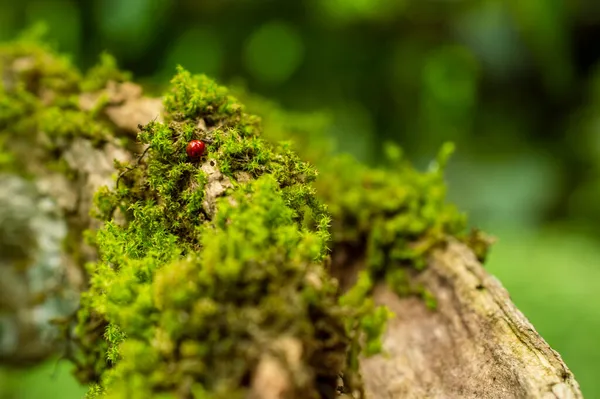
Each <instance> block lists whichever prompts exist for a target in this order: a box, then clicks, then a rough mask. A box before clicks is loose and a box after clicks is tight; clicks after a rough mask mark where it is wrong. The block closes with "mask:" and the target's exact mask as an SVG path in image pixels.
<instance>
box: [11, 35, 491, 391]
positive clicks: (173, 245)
mask: <svg viewBox="0 0 600 399" xmlns="http://www.w3.org/2000/svg"><path fill="white" fill-rule="evenodd" d="M15 63H16V64H18V65H17V66H18V67H17V68H15ZM0 65H4V67H5V68H8V69H7V71H8V73H9V74H11V76H10V79H9V80H7V81H10V82H13V83H11V86H10V87H0V140H6V138H9V137H10V138H11V140H8V141H10V142H12V141H14V140H15V138H17V139H18V138H23V139H24V140H25V141H26V142H27V140H29V142H31V140H32V137H34V136H33V135H34V134H35V133H37V132H38V131H43V132H44V133H45V136H46V138H45V141H44V142H43V143H40V144H44V145H46V148H47V151H46V152H45V156H46V157H47V159H45V160H44V161H45V162H46V165H49V166H52V167H53V168H54V170H58V171H61V172H64V173H66V174H69V171H68V170H64V169H65V166H66V165H64V163H61V161H60V155H61V152H62V150H63V149H65V148H66V147H67V146H68V145H69V143H70V142H71V141H72V140H73V139H75V138H77V137H82V138H86V139H90V140H92V141H93V142H95V143H96V144H98V145H100V144H102V142H103V141H104V140H106V139H111V140H112V139H115V137H113V134H114V132H113V130H112V127H111V126H110V125H108V124H106V122H104V121H103V120H102V118H101V115H100V114H101V110H102V107H103V104H105V103H106V102H105V101H102V100H100V101H98V103H97V104H98V105H97V106H96V107H94V108H93V109H91V110H83V109H81V107H80V104H79V101H78V98H79V95H80V94H82V90H86V91H88V90H91V91H97V90H101V89H102V88H104V87H106V86H107V84H108V82H109V81H117V82H122V81H126V80H127V79H128V78H129V76H128V75H127V74H122V73H120V72H119V71H118V69H117V68H116V65H115V63H114V59H112V58H110V57H109V56H106V55H105V56H103V57H102V58H101V63H100V65H99V66H98V67H96V68H93V69H92V70H91V71H90V72H89V73H88V74H87V75H86V77H85V78H82V77H81V75H80V74H79V72H77V71H76V69H75V68H73V67H72V65H71V64H70V62H69V61H68V60H67V59H65V58H64V57H60V56H57V55H56V54H54V53H53V52H52V51H49V50H48V48H47V47H45V46H42V45H39V44H38V43H37V42H36V41H35V40H33V39H31V37H29V36H26V37H24V38H23V39H21V40H20V41H18V42H17V43H13V44H11V45H10V46H4V47H2V48H0ZM7 66H10V67H7ZM96 94H98V93H96ZM100 99H102V95H101V96H100ZM250 104H251V107H250V108H252V107H257V108H261V109H262V111H261V113H264V115H265V116H266V117H265V121H264V123H265V125H264V127H263V125H262V124H261V119H260V118H259V117H257V116H255V115H253V114H252V113H250V112H248V110H247V108H246V107H244V106H243V105H242V104H241V103H240V102H239V101H238V100H237V99H236V98H235V97H234V96H232V95H231V94H230V93H229V91H228V90H227V89H225V88H224V87H222V86H219V85H218V84H216V83H215V82H214V81H212V80H210V79H209V78H207V77H205V76H194V75H191V74H190V73H188V72H187V71H185V70H183V69H181V68H179V69H178V71H177V75H176V76H175V78H174V79H173V81H172V84H171V88H170V91H169V92H168V93H167V94H166V96H165V97H164V108H165V114H164V122H163V123H159V122H151V123H149V124H147V125H145V126H143V127H142V128H141V131H140V134H139V141H140V142H141V143H142V144H143V145H145V146H147V148H148V150H147V151H146V152H144V154H143V155H142V156H141V157H140V159H139V160H138V161H136V162H135V163H133V164H131V165H127V164H120V163H115V166H116V168H117V169H118V170H120V173H121V174H120V177H119V179H118V181H117V186H116V188H113V189H109V188H106V187H105V188H102V189H100V190H99V191H98V192H97V193H96V195H95V197H94V202H95V205H96V208H95V209H94V211H93V212H94V216H95V217H97V218H99V219H101V220H103V221H104V222H105V223H104V225H103V227H102V228H101V229H100V230H99V231H97V232H88V233H87V235H88V238H89V242H90V243H91V244H93V245H94V246H96V247H97V249H98V252H99V260H98V261H97V262H95V263H91V264H88V265H87V270H88V273H89V275H90V282H89V283H90V288H89V290H87V291H86V292H84V293H83V294H82V297H81V308H80V310H79V312H78V315H77V317H78V325H77V344H78V345H77V346H78V349H79V351H78V354H77V357H76V358H75V359H74V360H75V362H76V364H77V376H78V377H79V378H80V379H81V380H82V381H87V382H90V383H91V388H90V391H89V394H88V396H89V397H111V398H120V397H128V398H129V397H132V398H136V397H140V398H147V397H155V398H159V397H172V396H173V395H175V394H176V393H177V395H186V394H187V395H195V397H199V398H235V397H245V395H246V393H247V390H248V388H249V385H250V382H251V379H252V373H253V371H254V370H255V369H256V366H257V364H258V362H259V361H260V359H261V355H262V354H265V353H270V352H277V349H276V346H277V345H275V343H276V342H278V340H279V339H281V338H285V337H291V338H293V339H294V340H297V341H298V342H300V343H301V346H302V349H303V352H302V357H301V359H300V364H299V365H296V366H295V367H294V372H293V373H292V383H293V385H294V389H295V391H296V392H297V393H298V395H299V397H306V398H311V397H320V396H323V397H331V396H333V395H334V393H335V389H336V386H337V379H338V376H339V375H342V376H343V379H344V381H345V385H347V386H346V388H347V389H348V390H352V389H354V388H357V389H358V390H359V391H360V385H361V383H360V376H359V374H358V358H359V356H360V355H361V354H367V355H369V354H373V353H377V352H378V351H380V350H381V341H380V337H381V332H382V330H383V328H384V326H385V322H386V320H388V319H389V317H390V313H389V312H388V311H387V310H386V309H384V308H378V307H376V306H375V304H374V302H373V300H372V299H371V298H370V294H371V291H372V288H373V285H374V283H375V282H377V281H379V280H385V281H387V282H388V283H389V284H390V285H391V286H392V288H393V289H394V290H396V292H398V293H399V294H402V295H406V294H418V295H421V296H422V297H423V298H424V300H425V301H426V303H428V304H429V305H430V306H432V307H433V305H434V303H435V299H434V298H432V297H431V295H430V294H429V293H428V292H427V291H425V290H423V289H422V288H419V287H412V286H411V285H410V278H409V276H410V275H411V273H414V272H415V271H418V270H421V269H423V268H424V267H425V266H426V263H427V257H428V256H429V254H430V253H431V251H432V250H433V249H435V248H437V247H439V246H442V245H444V244H445V243H446V242H447V239H448V237H450V236H455V237H459V238H461V239H463V240H464V241H465V242H467V243H468V244H469V245H471V246H472V247H473V248H475V249H476V251H477V254H478V256H479V257H480V258H483V257H484V255H485V252H486V251H487V245H488V242H487V241H486V240H485V239H484V238H483V236H482V235H477V234H472V235H470V236H467V235H466V234H465V233H464V230H465V226H466V220H465V217H464V215H462V214H461V213H460V212H458V210H457V209H456V208H455V207H454V206H452V205H449V204H447V202H446V199H445V194H446V186H445V183H444V178H443V169H444V165H445V163H446V161H447V159H448V156H449V155H450V153H451V152H452V149H453V147H452V146H451V145H446V146H444V147H443V148H442V150H441V151H440V154H439V155H438V157H437V159H436V161H435V162H433V163H432V165H431V168H430V169H429V170H428V171H426V172H419V171H417V170H415V169H414V168H413V167H412V166H411V165H410V163H409V162H408V161H407V160H406V159H405V158H403V154H402V151H401V150H400V149H399V148H397V147H394V146H388V147H387V159H388V165H382V166H379V167H369V166H366V165H363V164H360V163H358V162H357V161H356V160H354V159H353V158H351V157H349V156H344V155H336V154H335V153H334V152H333V150H332V148H333V146H332V145H331V143H329V142H327V140H326V139H324V137H325V136H326V134H325V132H326V129H327V119H326V118H324V117H322V116H320V115H311V116H309V117H307V116H305V115H300V114H290V113H287V112H284V111H282V110H280V109H279V108H278V107H276V106H275V105H274V104H272V103H268V102H264V101H263V102H260V101H258V102H257V101H250ZM9 127H10V129H9ZM36 137H37V136H36ZM284 138H285V139H293V141H294V142H295V143H296V144H295V145H292V144H291V142H284V141H282V140H283V139H284ZM191 139H201V140H203V141H205V142H206V143H207V144H208V146H207V151H206V156H205V157H204V158H202V159H201V160H200V161H199V162H191V161H190V160H188V159H187V156H186V154H185V146H186V144H187V143H188V142H189V140H191ZM8 152H10V153H11V154H13V155H16V156H13V157H12V158H7V157H5V159H8V160H9V161H5V162H4V163H5V164H6V165H8V164H10V165H12V166H13V167H14V164H13V162H14V159H15V158H16V159H17V160H18V159H19V158H21V157H20V156H19V152H18V151H17V150H15V148H8ZM298 154H300V155H298ZM0 159H1V158H0ZM304 160H309V161H312V162H313V163H314V164H315V165H316V167H317V168H318V170H319V172H320V176H319V178H317V171H316V168H315V167H314V166H313V165H311V164H310V163H308V162H306V161H304ZM71 177H75V176H72V175H71ZM329 248H333V249H334V252H333V257H335V256H336V251H342V250H343V249H344V248H353V249H354V251H355V253H357V254H360V256H361V257H362V260H363V262H364V264H365V266H366V267H365V270H364V271H363V273H361V275H360V278H359V280H358V283H357V284H356V285H355V286H354V287H352V288H351V289H350V290H349V291H347V292H346V293H345V294H344V295H342V296H340V292H339V291H340V290H339V287H337V284H336V280H335V279H333V278H332V276H331V275H330V271H329V265H330V264H331V260H330V253H329ZM342 273H343V271H342ZM275 354H277V355H278V356H281V355H282V354H281V353H275ZM287 367H290V369H291V368H292V365H290V364H288V365H287Z"/></svg>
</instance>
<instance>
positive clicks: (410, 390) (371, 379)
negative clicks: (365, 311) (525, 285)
mask: <svg viewBox="0 0 600 399" xmlns="http://www.w3.org/2000/svg"><path fill="white" fill-rule="evenodd" d="M417 279H418V281H419V282H420V283H422V284H423V285H424V286H425V287H426V288H427V289H428V290H430V291H431V292H432V293H433V295H434V296H435V297H436V298H437V301H438V306H437V309H436V310H435V311H432V310H430V309H428V308H427V307H426V306H425V304H424V303H423V301H422V300H420V299H418V298H398V297H397V296H396V295H395V294H394V293H392V292H391V291H390V290H389V289H388V288H387V287H385V286H383V285H381V286H379V287H378V288H377V290H376V293H375V296H376V300H377V301H378V302H379V303H380V304H385V305H387V306H388V307H389V308H390V309H391V310H392V311H393V312H394V313H395V314H396V317H395V318H394V319H393V320H391V321H390V323H389V326H388V330H387V333H386V336H385V341H384V347H385V350H386V352H387V356H377V357H373V358H369V359H364V360H363V362H362V371H363V374H364V380H365V383H366V385H367V392H368V393H369V394H370V395H369V397H371V398H378V399H387V398H440V399H441V398H503V399H510V398H544V399H546V398H548V399H549V398H561V399H571V398H581V397H582V395H581V392H580V390H579V385H578V383H577V381H575V379H574V377H573V374H572V373H571V371H570V370H569V369H568V367H567V366H566V365H565V363H564V362H563V361H562V359H561V357H560V355H559V354H558V353H557V352H555V351H554V350H552V349H551V348H550V346H549V345H548V344H547V343H546V342H545V341H544V340H543V338H542V337H541V336H540V335H539V334H538V333H537V332H536V330H535V329H534V327H533V326H532V325H531V323H530V322H529V321H528V320H527V319H526V318H525V316H524V315H523V314H522V313H521V312H520V311H519V310H518V309H517V308H516V306H515V305H514V304H513V303H512V301H511V300H510V297H509V294H508V292H507V291H506V290H505V289H504V288H503V287H502V285H501V284H500V282H499V281H498V280H497V279H496V278H494V277H492V276H491V275H490V274H488V273H487V272H486V271H485V270H484V269H483V267H482V266H481V264H480V263H479V262H478V261H477V260H476V258H475V256H474V255H473V254H472V252H471V251H470V250H469V249H468V248H467V247H466V246H464V245H462V244H459V243H451V244H450V245H449V246H448V248H446V249H445V250H440V251H438V252H437V253H435V254H434V255H433V256H432V258H431V263H430V266H429V268H428V269H427V270H426V271H425V272H424V273H422V274H421V275H419V276H418V277H417Z"/></svg>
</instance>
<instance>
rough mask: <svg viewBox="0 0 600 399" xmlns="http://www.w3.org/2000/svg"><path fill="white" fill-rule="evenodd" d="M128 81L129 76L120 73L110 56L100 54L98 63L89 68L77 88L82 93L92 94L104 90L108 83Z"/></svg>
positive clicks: (115, 62) (125, 73) (128, 74)
mask: <svg viewBox="0 0 600 399" xmlns="http://www.w3.org/2000/svg"><path fill="white" fill-rule="evenodd" d="M129 80H131V74H130V73H129V72H124V71H121V70H120V69H119V67H118V65H117V61H116V60H115V58H114V57H113V56H112V55H110V54H108V53H102V54H101V55H100V62H99V63H98V64H97V65H95V66H94V67H92V68H90V70H89V71H88V72H87V74H86V75H85V77H84V78H83V80H82V81H81V83H80V84H79V86H80V88H81V91H83V92H93V91H97V90H101V89H104V88H105V87H106V85H107V84H108V82H111V81H112V82H115V83H123V82H127V81H129Z"/></svg>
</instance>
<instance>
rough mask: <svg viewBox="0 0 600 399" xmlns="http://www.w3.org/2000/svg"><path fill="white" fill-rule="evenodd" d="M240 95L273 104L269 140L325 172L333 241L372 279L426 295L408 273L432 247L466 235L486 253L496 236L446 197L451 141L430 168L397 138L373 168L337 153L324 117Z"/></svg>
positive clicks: (255, 105)
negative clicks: (410, 156)
mask: <svg viewBox="0 0 600 399" xmlns="http://www.w3.org/2000/svg"><path fill="white" fill-rule="evenodd" d="M241 94H242V95H243V96H245V97H246V99H247V101H248V102H249V104H250V108H251V109H254V110H260V109H266V110H267V111H265V113H266V115H267V116H265V118H264V123H265V127H264V136H265V138H267V139H269V140H273V141H276V140H280V139H281V138H282V137H287V138H288V139H293V140H294V142H296V143H297V144H298V146H297V148H296V150H297V151H298V153H299V154H300V155H301V156H302V157H303V158H305V159H309V160H312V161H313V162H314V163H315V166H316V168H317V169H318V170H319V172H320V176H319V178H318V179H317V180H316V182H315V187H316V189H317V196H318V197H319V198H320V199H321V200H322V201H323V202H324V203H325V204H327V205H328V210H329V212H330V213H331V217H332V220H333V223H332V229H331V234H332V246H333V248H348V247H350V248H354V251H355V252H354V253H358V254H360V256H362V257H363V258H364V263H365V266H366V267H367V269H368V270H369V273H370V274H371V278H372V279H373V280H385V281H387V282H388V284H389V285H390V287H391V288H392V289H393V290H394V291H396V292H397V293H398V294H400V295H411V294H416V295H420V296H422V295H423V293H422V292H421V291H420V290H419V289H418V288H417V287H412V286H411V284H410V278H409V274H411V273H409V271H414V270H417V271H418V270H422V269H423V268H424V267H425V266H426V264H427V260H428V257H429V255H430V254H431V252H432V250H434V249H435V248H439V247H441V246H444V245H445V244H446V242H447V239H448V238H449V237H454V238H458V239H459V240H462V241H463V242H465V243H466V244H467V245H469V246H470V247H471V248H472V249H473V250H474V251H475V253H476V254H477V256H478V258H479V259H480V260H484V259H485V255H486V253H487V251H488V248H489V246H490V243H491V241H490V239H489V238H488V237H487V236H485V235H484V234H483V233H481V232H478V231H474V232H472V233H471V234H467V233H466V225H467V223H466V216H465V215H464V214H462V213H461V212H459V211H458V209H457V208H456V207H455V206H454V205H452V204H449V203H447V201H446V183H445V181H444V168H445V165H446V163H447V162H448V159H449V157H450V155H451V154H452V152H453V151H454V146H453V145H452V144H451V143H447V144H445V145H443V146H442V148H441V149H440V152H439V154H438V156H437V157H436V159H435V160H434V162H432V163H431V165H430V168H429V169H428V170H427V171H425V172H422V171H418V170H416V169H415V168H414V167H413V166H412V165H411V164H410V162H409V161H408V160H407V159H406V158H405V157H404V154H403V152H402V149H401V148H399V147H397V146H396V145H394V144H392V143H386V145H385V148H384V149H385V151H384V152H385V155H386V160H387V163H385V164H382V165H379V166H376V167H372V166H367V165H364V164H362V163H359V162H358V161H356V160H355V159H354V158H352V157H351V156H348V155H345V154H336V153H335V152H334V148H335V145H334V143H331V142H329V141H328V139H327V137H328V134H327V129H328V119H327V117H326V116H325V115H320V114H312V115H305V116H304V118H302V117H300V116H299V115H297V114H295V113H289V112H286V111H284V110H282V109H280V108H279V107H277V106H276V105H275V104H274V103H272V102H269V101H266V100H264V99H261V98H257V97H254V96H250V95H248V94H247V93H244V92H243V91H241ZM334 256H335V250H334ZM340 273H343V271H340ZM413 274H414V273H413Z"/></svg>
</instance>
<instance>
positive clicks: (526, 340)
mask: <svg viewBox="0 0 600 399" xmlns="http://www.w3.org/2000/svg"><path fill="white" fill-rule="evenodd" d="M107 93H108V94H109V102H108V106H106V107H105V108H104V109H103V111H102V114H103V117H104V118H106V119H107V120H108V121H110V122H111V123H112V124H113V125H114V129H115V131H117V132H120V135H121V136H130V137H133V136H134V135H135V134H136V132H137V126H138V124H146V123H148V122H149V121H151V120H152V119H155V118H158V117H159V116H160V110H161V103H160V100H159V99H153V98H147V97H144V96H143V95H142V92H141V89H140V88H139V87H138V86H136V85H133V84H130V83H125V84H121V85H113V86H111V87H109V88H108V90H107ZM96 100H97V98H94V96H93V95H89V94H85V95H82V96H81V98H80V106H81V108H82V109H86V108H87V109H89V108H91V107H93V106H94V104H95V101H96ZM16 151H17V152H18V149H16ZM141 151H142V149H140V148H137V149H132V150H131V151H130V152H129V153H127V152H126V151H123V149H122V148H120V147H118V146H116V145H114V144H111V143H107V144H105V145H104V146H103V147H102V148H94V147H93V146H92V144H91V143H90V141H89V140H86V139H83V138H78V139H75V140H74V141H73V142H72V143H70V144H69V146H68V148H66V149H65V150H64V152H63V154H62V156H63V158H64V159H65V160H66V162H67V163H68V165H69V167H70V168H72V169H75V170H77V171H78V175H77V179H76V180H75V181H70V180H68V179H66V178H65V177H64V176H63V175H61V174H60V173H58V172H52V171H49V170H44V169H43V168H42V166H41V165H42V164H41V163H39V164H38V163H36V157H35V154H29V157H30V161H29V162H28V163H29V165H30V167H31V168H32V171H33V172H35V175H36V176H37V181H36V185H37V189H38V191H39V192H40V193H41V195H46V196H49V197H52V198H53V199H54V201H55V202H56V203H57V204H58V206H59V208H60V210H61V212H62V214H63V215H65V218H66V220H67V224H68V227H69V229H70V230H71V232H72V234H78V233H81V232H82V231H83V230H84V229H85V228H88V227H91V226H92V225H93V223H94V222H93V221H92V219H91V217H90V216H89V211H90V206H91V199H92V197H93V193H94V192H95V191H96V190H97V189H98V188H99V187H100V186H102V185H108V186H113V185H114V179H113V175H114V169H113V167H112V164H113V159H115V158H118V159H121V160H131V159H135V158H136V155H135V154H134V153H136V154H139V153H141ZM79 245H81V247H82V248H84V247H85V245H84V244H83V241H80V242H79ZM333 251H334V256H335V251H336V249H335V248H334V249H333ZM93 257H94V254H93V251H83V260H88V259H93ZM80 261H81V260H80ZM345 262H356V258H354V259H348V260H346V261H345ZM73 263H74V261H73V259H70V260H69V259H65V265H71V266H68V267H66V270H67V271H66V272H65V274H66V275H67V276H71V277H70V278H69V279H68V280H69V284H76V285H80V284H81V275H79V273H78V272H77V270H78V266H74V265H73ZM342 266H343V265H342ZM346 266H348V265H346ZM344 268H346V269H349V267H344ZM16 276H17V277H16V278H21V279H23V278H25V279H26V278H27V277H26V276H25V277H24V276H22V275H18V274H17V275H16ZM5 281H9V280H8V279H7V280H3V281H2V282H1V283H0V289H2V290H4V289H5V288H7V287H2V286H3V285H4V284H5ZM414 282H416V283H419V284H423V286H424V287H425V288H426V289H427V290H429V291H430V292H431V293H432V294H433V295H434V296H435V298H436V299H437V309H436V310H430V309H428V308H427V307H426V306H425V304H424V303H423V301H422V300H420V299H418V298H415V297H405V298H399V297H398V296H396V295H395V294H394V293H392V292H391V291H390V290H389V289H387V288H386V287H385V286H384V285H379V286H378V287H377V289H376V291H375V298H376V300H377V302H378V303H380V304H384V305H387V306H388V307H389V308H390V309H391V310H392V311H393V312H394V313H395V317H394V318H393V319H392V320H391V321H390V322H389V325H388V329H387V332H386V334H385V339H384V348H385V352H386V354H384V355H378V356H375V357H371V358H366V359H363V360H362V365H361V368H362V373H363V379H364V382H365V385H366V390H367V393H368V397H370V398H381V399H385V398H563V399H567V398H580V397H582V395H581V392H580V390H579V386H578V384H577V382H576V381H575V379H574V377H573V374H572V373H571V372H570V370H569V369H568V367H567V366H566V365H565V363H564V362H563V361H562V359H561V357H560V355H559V354H558V353H557V352H555V351H554V350H552V349H551V348H550V347H549V345H548V344H547V343H546V342H545V341H544V340H543V338H542V337H541V336H540V335H539V334H538V333H537V332H536V331H535V329H534V328H533V326H532V325H531V324H530V323H529V322H528V321H527V319H526V318H525V317H524V316H523V314H522V313H521V312H520V311H519V310H518V309H517V308H516V307H515V305H514V304H513V303H512V302H511V300H510V297H509V295H508V293H507V292H506V290H505V289H504V288H503V287H502V286H501V284H500V282H499V281H497V280H496V279H495V278H494V277H492V276H490V275H489V274H488V273H487V272H486V271H485V270H484V269H483V267H482V265H481V264H480V263H479V262H478V261H477V260H476V258H475V256H474V255H473V253H472V252H471V250H470V249H468V248H467V247H466V246H464V245H462V244H459V243H457V242H450V244H449V245H448V246H447V247H446V248H445V249H440V250H438V251H437V252H435V253H434V254H433V255H432V256H431V261H430V264H429V267H428V268H427V269H426V270H425V271H424V272H422V273H420V274H415V276H414ZM24 284H27V280H25V281H24ZM24 303H27V302H26V301H22V302H20V304H21V305H20V306H24V305H23V304H24ZM35 306H37V305H31V306H30V307H27V308H23V309H20V311H21V318H20V319H19V320H20V323H21V324H22V325H21V326H20V327H19V328H21V330H22V331H25V330H27V331H31V329H32V328H31V323H35V321H34V320H33V319H32V318H31V317H29V316H30V314H33V313H34V312H35ZM26 326H27V328H25V327H26ZM43 339H44V337H43V336H42V335H40V334H38V335H37V336H36V337H32V336H31V334H30V335H28V338H27V340H28V342H18V343H17V344H16V346H15V347H14V349H15V350H14V351H13V352H12V353H8V354H6V353H4V356H3V357H2V358H3V360H6V361H8V360H9V358H11V357H12V358H11V359H12V361H13V362H15V361H16V362H18V361H19V357H20V356H22V357H23V359H21V360H30V361H35V360H36V359H43V358H44V357H46V356H47V355H48V353H50V351H51V350H52V348H50V347H43V348H44V349H39V351H38V352H37V353H35V354H32V353H31V351H26V350H24V348H27V347H29V348H32V347H34V346H32V345H31V344H32V343H33V342H38V341H40V340H43ZM20 349H21V350H20ZM267 380H268V379H267ZM267 380H265V381H267ZM267 382H268V381H267ZM263 385H264V386H274V385H277V383H276V382H274V381H270V383H266V382H265V384H263ZM279 385H282V386H284V385H285V383H284V382H282V383H281V384H279ZM277 389H278V390H280V391H283V388H277ZM258 397H264V398H271V397H274V398H275V397H280V395H275V396H274V395H273V392H271V393H268V392H263V393H262V394H259V395H258Z"/></svg>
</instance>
